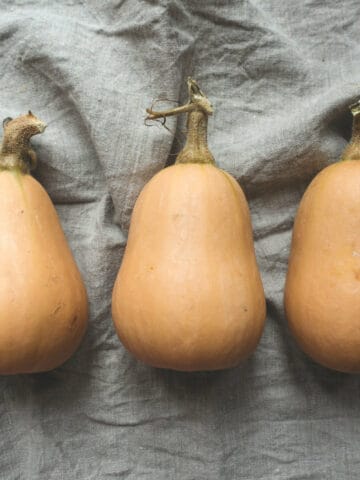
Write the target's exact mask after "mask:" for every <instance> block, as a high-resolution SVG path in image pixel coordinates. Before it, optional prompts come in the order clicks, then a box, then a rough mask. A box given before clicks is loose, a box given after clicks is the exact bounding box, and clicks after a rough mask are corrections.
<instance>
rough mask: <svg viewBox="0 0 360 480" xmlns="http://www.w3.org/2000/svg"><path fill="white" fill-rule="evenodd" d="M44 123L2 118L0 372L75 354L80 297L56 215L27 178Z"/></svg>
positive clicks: (33, 368)
mask: <svg viewBox="0 0 360 480" xmlns="http://www.w3.org/2000/svg"><path fill="white" fill-rule="evenodd" d="M45 126H46V125H45V124H44V123H43V122H42V121H40V120H39V119H38V118H37V117H35V115H33V114H32V113H31V112H29V114H27V115H23V116H21V117H18V118H16V119H14V120H12V119H6V120H5V121H4V137H3V142H2V146H1V151H0V192H1V202H0V258H1V263H0V374H16V373H32V372H42V371H45V370H50V369H53V368H54V367H57V366H58V365H60V364H61V363H63V362H64V361H65V360H66V359H68V358H69V357H70V355H71V354H72V353H73V352H74V351H75V349H76V348H77V346H78V345H79V343H80V340H81V338H82V336H83V334H84V332H85V328H86V323H87V297H86V292H85V287H84V285H83V282H82V279H81V277H80V273H79V271H78V269H77V267H76V265H75V262H74V259H73V257H72V254H71V252H70V249H69V247H68V245H67V242H66V239H65V236H64V233H63V231H62V229H61V226H60V223H59V219H58V216H57V214H56V211H55V208H54V206H53V204H52V203H51V200H50V198H49V196H48V195H47V193H46V192H45V190H44V189H43V188H42V187H41V185H40V184H39V183H38V182H37V181H36V180H35V179H34V178H33V177H32V176H31V175H30V174H29V171H30V168H34V167H35V164H36V155H35V152H34V150H33V149H32V148H31V147H30V143H29V140H30V137H31V136H32V135H36V134H38V133H41V132H43V131H44V129H45Z"/></svg>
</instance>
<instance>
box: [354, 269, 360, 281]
mask: <svg viewBox="0 0 360 480" xmlns="http://www.w3.org/2000/svg"><path fill="white" fill-rule="evenodd" d="M354 276H355V278H356V280H358V281H360V269H357V270H354Z"/></svg>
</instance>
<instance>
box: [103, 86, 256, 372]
mask: <svg viewBox="0 0 360 480" xmlns="http://www.w3.org/2000/svg"><path fill="white" fill-rule="evenodd" d="M188 87H189V95H190V101H189V103H188V104H187V105H186V106H183V107H179V108H178V109H174V110H170V111H168V112H159V113H157V112H152V111H150V115H149V118H155V117H156V116H158V117H163V116H166V115H169V114H170V115H173V114H176V113H181V112H184V111H186V112H188V137H187V143H186V145H185V147H184V149H183V150H182V152H181V153H180V154H179V155H178V158H177V161H176V164H175V165H173V166H170V167H168V168H165V169H164V170H162V171H160V172H159V173H158V174H157V175H155V176H154V177H153V178H152V179H151V180H150V182H149V183H148V184H147V185H146V186H145V187H144V189H143V191H142V192H141V194H140V196H139V198H138V200H137V202H136V205H135V207H134V211H133V214H132V219H131V226H130V231H129V237H128V243H127V246H126V250H125V254H124V258H123V262H122V265H121V268H120V271H119V273H118V276H117V279H116V283H115V286H114V290H113V298H112V314H113V320H114V323H115V327H116V330H117V333H118V335H119V337H120V339H121V341H122V343H123V344H124V345H125V347H126V348H127V349H128V350H129V351H130V352H132V353H133V354H134V355H135V356H136V357H137V358H138V359H140V360H142V361H143V362H146V363H148V364H150V365H153V366H155V367H161V368H169V369H175V370H184V371H193V370H217V369H223V368H228V367H233V366H235V365H237V364H238V363H239V362H241V361H243V360H244V359H246V358H247V357H248V356H249V355H250V354H251V352H252V351H253V350H254V349H255V347H256V345H257V343H258V341H259V338H260V336H261V333H262V330H263V326H264V320H265V298H264V291H263V287H262V283H261V279H260V275H259V271H258V267H257V264H256V258H255V252H254V246H253V238H252V227H251V222H250V214H249V208H248V205H247V202H246V199H245V196H244V194H243V192H242V190H241V188H240V187H239V185H238V184H237V182H236V181H235V179H234V178H233V177H232V176H231V175H229V174H228V173H226V172H224V171H223V170H220V169H219V168H217V167H216V166H215V162H214V159H213V156H212V155H211V153H210V151H209V149H208V147H207V141H206V129H207V117H208V115H209V114H211V112H212V108H211V105H210V103H209V102H208V100H207V98H206V97H205V96H204V94H203V93H202V92H201V91H200V89H199V87H198V86H197V84H196V83H195V82H194V81H193V80H191V79H189V81H188Z"/></svg>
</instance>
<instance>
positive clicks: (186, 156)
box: [146, 77, 215, 165]
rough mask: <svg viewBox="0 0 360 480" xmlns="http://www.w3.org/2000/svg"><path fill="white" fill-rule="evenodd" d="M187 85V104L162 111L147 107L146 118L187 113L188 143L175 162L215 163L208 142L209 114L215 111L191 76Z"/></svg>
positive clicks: (153, 118)
mask: <svg viewBox="0 0 360 480" xmlns="http://www.w3.org/2000/svg"><path fill="white" fill-rule="evenodd" d="M187 85H188V92H189V100H188V102H187V103H186V104H185V105H182V106H180V107H176V108H172V109H169V110H165V111H162V112H156V111H154V110H152V109H147V110H146V112H147V113H148V116H147V118H146V120H155V119H157V118H166V117H169V116H172V115H179V114H181V113H187V114H188V118H187V138H186V143H185V146H184V148H183V149H182V150H181V152H180V153H179V155H178V157H177V159H176V162H175V163H210V164H212V165H215V160H214V157H213V155H212V153H211V152H210V150H209V148H208V144H207V124H208V116H209V115H212V113H213V108H212V105H211V103H210V102H209V100H208V98H207V97H206V96H205V95H204V93H203V92H202V91H201V90H200V88H199V85H198V84H197V82H196V81H195V80H193V79H192V78H190V77H189V78H188V80H187Z"/></svg>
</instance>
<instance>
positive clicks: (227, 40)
mask: <svg viewBox="0 0 360 480" xmlns="http://www.w3.org/2000/svg"><path fill="white" fill-rule="evenodd" d="M0 8H1V10H0V67H1V68H0V109H1V115H2V116H3V117H7V116H16V115H19V114H20V113H25V112H26V111H27V110H28V109H31V110H32V111H33V112H34V113H35V114H36V115H38V116H39V117H40V118H41V119H43V120H45V121H46V122H47V123H48V129H47V130H46V132H45V133H44V134H43V135H42V136H39V137H36V139H34V142H33V144H34V146H35V148H36V150H37V152H38V156H39V165H38V168H37V171H36V172H35V177H36V178H38V179H39V181H40V182H41V183H42V184H43V185H44V186H45V188H46V189H47V191H48V192H49V194H50V196H51V198H52V200H53V201H54V203H55V205H56V208H57V210H58V212H59V215H60V218H61V221H62V225H63V228H64V230H65V232H66V235H67V237H68V240H69V243H70V245H71V248H72V250H73V252H74V255H75V258H76V260H77V263H78V265H79V267H80V269H81V272H82V274H83V277H84V280H85V283H86V286H87V291H88V294H89V300H90V309H91V316H90V325H89V329H88V332H87V334H86V337H85V339H84V341H83V342H82V345H81V348H80V349H79V350H78V352H77V353H76V355H74V356H73V357H72V358H71V359H70V360H69V361H68V362H67V363H66V364H64V365H63V366H62V367H60V368H58V369H56V370H55V371H52V372H49V373H46V374H38V375H20V376H12V377H10V376H9V377H2V378H1V379H0V382H1V401H0V413H1V415H0V422H1V423H0V427H1V434H0V478H1V479H11V480H17V479H24V480H37V479H41V480H55V479H56V480H58V479H59V480H60V479H66V480H68V479H94V480H95V479H96V480H98V479H110V478H111V479H127V480H139V479H149V480H169V479H174V480H193V479H204V480H205V479H206V480H218V479H224V480H233V479H244V480H249V479H259V480H260V479H261V480H277V479H294V480H305V479H314V480H315V479H316V480H317V479H318V480H323V479H327V480H342V479H352V480H353V479H356V478H358V477H359V472H360V456H359V447H360V427H359V416H360V403H359V393H360V383H359V377H358V376H349V375H343V374H340V373H334V372H331V371H328V370H326V369H324V368H322V367H320V366H317V365H315V364H314V363H313V362H311V361H310V360H309V359H307V358H306V357H305V355H303V354H302V353H301V352H300V350H299V349H298V348H297V347H296V345H295V343H294V341H293V340H292V339H291V337H290V335H289V333H288V330H287V326H286V322H285V318H284V311H283V306H282V299H283V287H284V280H285V274H286V268H287V258H288V254H289V246H290V239H291V228H292V223H293V219H294V215H295V212H296V208H297V205H298V203H299V200H300V198H301V195H302V193H303V191H304V189H305V188H306V186H307V185H308V183H309V182H310V180H311V179H312V178H313V177H314V175H315V174H316V173H317V172H318V171H319V170H321V169H322V168H323V167H325V166H326V165H328V164H330V163H332V162H335V161H336V160H337V159H338V157H339V155H340V154H341V151H342V149H343V148H344V146H345V144H346V141H347V140H348V139H349V136H350V130H351V116H350V114H349V112H348V108H347V106H348V104H350V103H351V102H353V101H354V100H355V99H357V97H358V95H359V93H360V46H359V20H360V6H359V2H358V0H343V1H341V2H337V1H335V0H323V1H318V0H307V1H304V2H299V1H297V0H289V1H287V2H286V1H280V0H267V1H262V0H247V1H246V0H240V1H220V0H219V1H211V0H210V1H197V2H194V1H191V0H186V1H181V0H172V1H165V0H159V1H146V0H142V1H129V0H128V1H126V0H122V1H115V0H113V1H96V0H87V1H86V2H83V1H81V0H77V1H76V0H67V1H64V2H55V1H53V2H51V1H50V2H47V1H31V0H14V1H12V2H9V1H5V0H2V1H0ZM188 75H192V76H193V77H194V78H196V79H197V80H198V82H199V84H200V86H201V88H202V89H203V90H204V92H205V93H206V94H207V95H208V97H209V98H210V99H211V101H212V103H213V106H214V109H215V113H214V116H213V117H211V118H210V123H209V145H210V148H211V150H212V152H213V154H214V156H215V158H216V160H217V163H218V165H219V166H220V167H221V168H223V169H225V170H227V171H228V172H230V173H231V174H232V175H234V176H235V177H236V179H237V180H238V181H239V182H240V184H241V185H242V187H243V189H244V190H245V193H246V195H247V198H248V200H249V204H250V209H251V213H252V221H253V227H254V236H255V240H256V252H257V258H258V263H259V267H260V269H261V274H262V278H263V281H264V287H265V291H266V297H267V306H268V315H267V323H266V328H265V331H264V334H263V337H262V339H261V342H260V344H259V347H258V348H257V350H256V352H255V354H254V355H253V356H252V357H251V359H250V360H249V361H248V362H246V364H245V365H243V366H242V367H239V368H235V369H232V370H228V371H223V372H216V373H195V374H185V373H176V372H171V371H163V370H158V369H153V368H150V367H147V366H145V365H143V364H141V363H139V362H137V361H136V360H135V359H134V358H133V357H132V356H131V355H130V354H128V353H127V352H126V351H125V349H124V348H123V347H122V345H121V344H120V343H119V341H118V339H117V336H116V334H115V330H114V327H113V324H112V320H111V313H110V302H111V291H112V286H113V282H114V279H115V276H116V273H117V271H118V268H119V265H120V262H121V257H122V254H123V250H124V246H125V243H126V237H127V231H128V227H129V222H130V216H131V211H132V208H133V206H134V202H135V200H136V198H137V195H138V194H139V192H140V190H141V188H142V187H143V186H144V185H145V183H146V182H147V181H148V180H149V179H150V178H151V177H152V175H154V174H155V172H157V171H159V170H160V169H161V168H163V167H164V166H165V165H166V164H169V163H171V162H173V160H174V154H175V153H176V152H178V151H179V148H180V145H181V143H182V142H183V139H184V134H183V130H184V120H180V119H176V118H170V119H169V120H168V122H167V126H168V127H169V129H170V131H167V130H165V129H164V128H162V127H161V126H160V125H156V126H153V127H146V126H145V125H144V115H145V108H146V107H149V106H150V105H151V102H152V100H153V99H154V98H157V97H166V98H169V99H173V100H178V101H186V85H185V80H186V78H187V76H188ZM0 201H1V200H0Z"/></svg>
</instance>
